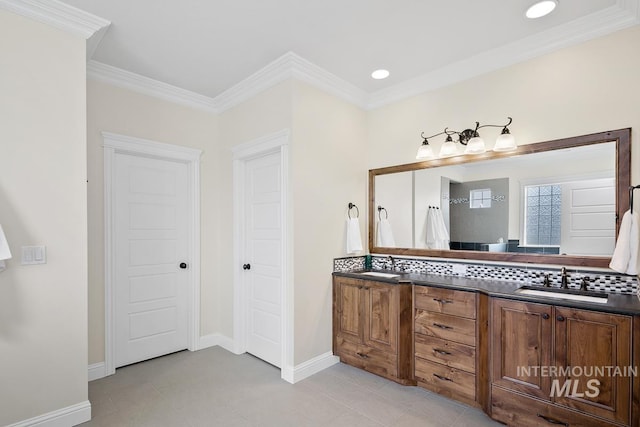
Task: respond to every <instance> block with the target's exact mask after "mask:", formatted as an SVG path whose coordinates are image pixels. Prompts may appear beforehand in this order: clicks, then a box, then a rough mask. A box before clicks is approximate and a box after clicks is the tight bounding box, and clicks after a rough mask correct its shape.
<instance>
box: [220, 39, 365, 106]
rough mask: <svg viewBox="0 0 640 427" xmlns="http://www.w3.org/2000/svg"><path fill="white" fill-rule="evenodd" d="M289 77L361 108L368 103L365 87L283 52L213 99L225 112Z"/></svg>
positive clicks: (299, 57)
mask: <svg viewBox="0 0 640 427" xmlns="http://www.w3.org/2000/svg"><path fill="white" fill-rule="evenodd" d="M290 78H296V79H298V80H301V81H304V82H306V83H309V84H310V85H312V86H315V87H317V88H318V89H321V90H323V91H325V92H328V93H330V94H332V95H334V96H337V97H339V98H342V99H344V100H346V101H348V102H351V103H353V104H355V105H357V106H360V107H362V108H366V106H367V102H368V98H369V97H368V94H367V93H366V92H365V91H364V90H362V89H360V88H358V87H357V86H355V85H353V84H351V83H349V82H347V81H345V80H343V79H341V78H340V77H338V76H336V75H335V74H332V73H330V72H328V71H327V70H325V69H324V68H321V67H319V66H317V65H315V64H313V63H312V62H310V61H307V60H306V59H304V58H302V57H301V56H299V55H297V54H295V53H293V52H287V53H285V54H284V55H282V56H281V57H279V58H278V59H276V60H275V61H273V62H271V63H269V64H267V65H266V66H265V67H263V68H261V69H260V70H258V71H257V72H255V73H254V74H252V75H251V76H249V77H247V78H246V79H244V80H242V81H241V82H239V83H238V84H236V85H234V86H232V87H230V88H229V89H227V90H225V91H224V92H222V93H221V94H220V95H218V96H216V97H215V98H214V100H215V101H216V105H217V106H218V108H219V109H220V111H225V110H228V109H230V108H232V107H234V106H236V105H238V104H241V103H242V102H244V101H247V100H248V99H251V98H252V97H254V96H256V95H257V94H259V93H260V92H262V91H264V90H266V89H269V88H270V87H272V86H275V85H277V84H278V83H281V82H283V81H285V80H287V79H290Z"/></svg>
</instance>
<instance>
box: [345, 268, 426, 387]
mask: <svg viewBox="0 0 640 427" xmlns="http://www.w3.org/2000/svg"><path fill="white" fill-rule="evenodd" d="M333 328H334V330H333V353H334V354H335V355H336V356H339V357H340V360H341V361H342V362H344V363H347V364H349V365H352V366H356V367H358V368H361V369H364V370H367V371H369V372H372V373H374V374H377V375H380V376H383V377H385V378H388V379H390V380H393V381H396V382H398V383H401V384H406V385H413V384H415V382H414V380H413V363H412V362H413V359H412V357H411V348H412V342H411V338H412V337H411V285H410V284H408V285H407V284H388V283H384V282H376V281H370V280H362V279H353V278H348V277H339V276H334V279H333Z"/></svg>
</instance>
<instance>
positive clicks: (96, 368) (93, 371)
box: [89, 362, 107, 381]
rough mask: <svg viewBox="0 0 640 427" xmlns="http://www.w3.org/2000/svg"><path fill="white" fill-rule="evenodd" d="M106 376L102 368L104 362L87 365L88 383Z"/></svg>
mask: <svg viewBox="0 0 640 427" xmlns="http://www.w3.org/2000/svg"><path fill="white" fill-rule="evenodd" d="M106 376H107V373H106V371H105V368H104V362H99V363H94V364H92V365H89V381H94V380H99V379H100V378H104V377H106Z"/></svg>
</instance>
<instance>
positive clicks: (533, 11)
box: [525, 0, 558, 19]
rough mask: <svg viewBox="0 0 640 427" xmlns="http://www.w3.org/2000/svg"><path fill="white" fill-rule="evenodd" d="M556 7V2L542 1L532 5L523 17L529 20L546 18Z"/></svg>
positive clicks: (551, 0) (552, 0)
mask: <svg viewBox="0 0 640 427" xmlns="http://www.w3.org/2000/svg"><path fill="white" fill-rule="evenodd" d="M557 5H558V2H557V0H542V1H538V2H536V3H534V4H532V5H531V6H530V7H529V9H527V12H526V13H525V15H526V16H527V18H529V19H536V18H541V17H543V16H546V15H548V14H550V13H551V12H553V9H555V8H556V6H557Z"/></svg>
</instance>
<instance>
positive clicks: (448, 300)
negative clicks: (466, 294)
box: [433, 298, 453, 304]
mask: <svg viewBox="0 0 640 427" xmlns="http://www.w3.org/2000/svg"><path fill="white" fill-rule="evenodd" d="M433 300H434V301H435V302H439V303H440V304H452V303H453V301H451V300H450V299H440V298H434V299H433Z"/></svg>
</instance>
